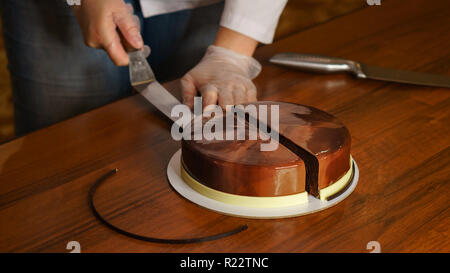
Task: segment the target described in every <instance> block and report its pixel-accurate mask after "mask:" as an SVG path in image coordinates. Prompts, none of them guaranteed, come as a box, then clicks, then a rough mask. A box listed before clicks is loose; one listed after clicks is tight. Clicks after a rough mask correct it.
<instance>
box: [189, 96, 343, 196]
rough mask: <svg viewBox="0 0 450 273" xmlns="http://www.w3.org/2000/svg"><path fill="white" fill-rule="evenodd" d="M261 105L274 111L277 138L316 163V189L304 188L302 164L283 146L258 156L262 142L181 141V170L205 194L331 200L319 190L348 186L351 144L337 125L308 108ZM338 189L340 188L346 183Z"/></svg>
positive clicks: (296, 105) (260, 153) (305, 180)
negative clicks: (205, 189) (276, 111)
mask: <svg viewBox="0 0 450 273" xmlns="http://www.w3.org/2000/svg"><path fill="white" fill-rule="evenodd" d="M262 104H265V105H268V107H269V109H270V107H271V105H275V104H276V105H279V132H280V133H281V134H282V135H283V136H284V137H286V138H288V139H289V140H291V141H293V142H294V143H295V144H297V145H299V146H300V147H302V148H303V149H304V150H306V151H307V152H309V153H311V154H312V155H314V156H315V158H317V161H318V163H319V168H318V175H317V178H316V185H308V182H307V181H308V179H307V177H306V171H305V162H304V161H303V160H302V158H300V157H299V156H297V155H296V154H294V153H293V152H291V151H290V150H289V149H287V148H286V147H285V146H283V145H279V146H278V149H276V150H274V151H264V152H263V151H260V147H261V143H263V142H264V141H262V140H260V139H257V140H248V138H246V140H223V141H217V140H214V141H207V140H183V141H182V166H183V168H184V169H185V171H186V172H187V173H188V174H189V175H190V176H191V177H192V178H193V179H195V180H196V181H197V182H199V183H201V184H202V185H204V186H206V187H208V188H211V189H214V190H217V191H219V192H223V193H229V194H233V195H240V196H250V197H278V196H287V195H293V194H298V193H304V192H305V191H308V192H309V193H311V194H313V195H315V196H316V197H319V194H318V193H319V192H320V193H321V195H325V194H327V196H326V197H328V196H329V195H330V194H329V193H325V191H323V190H324V189H326V188H329V189H330V188H331V187H330V186H332V185H333V184H334V183H336V182H337V181H340V180H342V179H341V178H343V177H344V176H345V177H346V180H349V179H348V177H349V174H350V173H351V158H350V142H351V140H350V134H349V131H348V130H347V128H346V127H345V126H344V124H343V123H342V122H340V121H339V120H338V119H336V118H335V117H334V116H332V115H330V114H328V113H326V112H323V111H321V110H319V109H316V108H313V107H310V106H305V105H299V104H292V103H285V102H268V101H266V102H264V101H262V102H257V103H255V105H256V106H257V107H258V105H262ZM269 113H270V110H269ZM269 120H270V117H269ZM204 122H205V121H204ZM268 124H269V125H270V122H269V121H268ZM307 164H308V163H307ZM339 183H340V186H339V187H340V188H342V187H344V186H345V184H346V183H347V181H344V182H342V181H341V182H339ZM335 188H336V187H335ZM335 193H336V190H334V192H333V194H335ZM321 197H322V199H323V197H324V196H321Z"/></svg>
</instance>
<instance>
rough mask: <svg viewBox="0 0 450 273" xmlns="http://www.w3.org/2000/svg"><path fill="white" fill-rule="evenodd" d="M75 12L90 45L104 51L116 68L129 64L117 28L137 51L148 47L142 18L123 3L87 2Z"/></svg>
mask: <svg viewBox="0 0 450 273" xmlns="http://www.w3.org/2000/svg"><path fill="white" fill-rule="evenodd" d="M73 11H74V13H75V16H76V17H77V19H78V22H79V24H80V26H81V30H82V32H83V37H84V41H85V43H86V45H87V46H90V47H93V48H101V49H104V50H105V51H106V52H107V53H108V55H109V57H110V58H111V60H112V61H113V62H114V63H115V64H116V65H120V66H125V65H128V62H129V59H128V54H127V52H126V50H125V49H124V46H123V42H124V41H122V40H121V36H120V34H119V32H118V31H117V28H118V29H119V30H120V33H121V34H122V35H123V37H124V39H126V41H128V43H129V45H131V46H132V47H134V48H137V49H140V48H142V47H143V46H144V42H143V40H142V36H141V34H140V21H139V18H138V17H137V16H135V15H134V14H133V7H132V6H131V5H130V4H126V3H125V2H124V1H123V0H83V1H82V4H81V6H80V7H78V6H74V7H73Z"/></svg>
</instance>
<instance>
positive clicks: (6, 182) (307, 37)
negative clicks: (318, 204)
mask: <svg viewBox="0 0 450 273" xmlns="http://www.w3.org/2000/svg"><path fill="white" fill-rule="evenodd" d="M449 48H450V2H449V1H448V0H440V1H426V0H414V1H406V0H405V1H388V0H386V1H382V5H381V6H378V7H377V6H367V7H366V8H364V9H362V10H359V11H356V12H354V13H351V14H348V15H345V16H342V17H340V18H337V19H335V20H332V21H330V22H328V23H325V24H322V25H319V26H316V27H313V28H311V29H307V30H304V31H302V32H300V33H298V34H296V35H293V36H291V37H289V38H287V39H284V40H281V41H279V42H277V43H275V44H273V45H270V46H265V47H262V48H260V49H259V50H258V52H257V54H256V56H257V58H258V59H259V60H260V61H261V62H262V64H263V66H264V69H263V72H262V74H261V75H260V76H259V77H258V78H257V79H256V84H257V87H258V89H259V94H260V98H261V99H266V100H282V101H289V102H295V103H302V104H307V105H311V106H314V107H317V108H320V109H323V110H325V111H328V112H330V113H332V114H334V115H336V116H337V117H338V118H339V119H341V120H342V121H343V122H344V123H345V124H346V125H347V126H348V128H349V130H350V132H351V134H352V141H353V146H352V154H353V156H354V158H355V160H356V161H357V163H358V165H359V168H360V172H361V176H360V181H359V184H358V186H357V188H356V190H355V191H354V192H353V194H352V195H350V196H349V197H348V198H347V199H346V200H345V201H344V202H342V203H340V204H338V205H337V206H335V207H333V208H330V209H328V210H325V211H322V212H319V213H315V214H313V215H308V216H303V217H297V218H291V219H281V220H247V219H241V218H235V217H229V216H224V215H220V214H217V213H214V212H211V211H208V210H206V209H203V208H200V207H198V206H197V205H194V204H192V203H191V202H189V201H187V200H185V199H183V198H182V197H180V196H179V195H178V194H177V193H175V192H174V191H173V190H172V189H171V188H170V186H169V184H168V181H167V178H166V167H167V164H168V162H169V159H170V158H171V156H172V155H173V154H174V153H175V152H176V151H177V150H178V149H179V148H180V143H179V142H175V141H173V140H172V139H171V137H170V131H169V130H170V125H169V124H168V123H167V122H166V121H164V120H163V119H162V118H161V114H158V113H157V112H156V110H155V108H154V107H153V106H151V105H150V104H149V103H147V102H146V101H145V100H144V99H143V98H141V97H140V96H133V97H130V98H126V99H123V100H120V101H118V102H115V103H112V104H110V105H107V106H105V107H102V108H100V109H97V110H95V111H92V112H89V113H86V114H83V115H80V116H77V117H75V118H73V119H70V120H68V121H65V122H62V123H59V124H56V125H54V126H51V127H49V128H46V129H43V130H40V131H38V132H35V133H32V134H30V135H28V136H25V137H22V138H18V139H16V140H13V141H10V142H8V143H5V144H3V145H1V146H0V251H2V252H68V250H66V244H67V243H68V242H69V241H78V242H80V244H81V251H82V252H178V251H183V252H184V251H196V252H230V251H231V252H241V251H242V252H249V251H250V252H260V251H264V252H342V251H344V252H346V251H349V252H368V250H366V245H367V243H368V242H369V241H378V242H379V243H380V244H381V251H382V252H417V251H437V252H448V251H450V240H449V226H450V217H449V216H450V210H449V204H450V202H449V201H450V197H449V196H450V183H449V177H450V167H449V164H450V148H449V144H450V140H449V135H450V130H449V129H450V128H449V124H450V119H449V114H450V90H448V89H443V88H428V87H415V86H408V85H402V84H392V83H385V82H378V81H371V80H358V79H355V78H353V77H351V76H348V75H315V74H308V73H302V72H298V71H293V70H289V69H286V68H282V67H277V66H275V65H271V64H270V63H268V61H267V60H268V58H269V57H270V56H272V55H273V54H275V53H277V52H285V51H296V52H302V53H316V54H322V55H330V56H336V57H343V58H349V59H354V60H358V61H361V62H365V63H367V64H373V65H379V66H385V67H391V68H398V69H407V70H414V71H423V72H432V73H440V74H447V75H450V54H449V53H450V52H449ZM112 168H119V169H120V171H119V172H118V173H117V174H116V175H115V176H114V177H113V178H111V181H109V183H108V184H107V185H104V186H102V188H100V190H99V192H98V196H97V199H96V203H97V204H98V206H99V209H100V211H101V212H102V214H104V215H105V217H107V218H108V219H109V220H111V221H112V222H113V223H114V224H116V225H119V226H120V227H122V228H125V229H128V230H130V231H133V232H136V233H140V234H143V235H148V236H152V235H153V236H159V237H176V238H179V237H195V236H203V235H209V234H215V233H218V232H222V231H227V230H230V229H232V228H235V227H236V226H238V225H241V224H248V226H249V229H248V230H247V231H244V232H242V233H240V234H238V235H235V236H232V237H228V238H225V239H222V240H218V241H212V242H206V243H199V244H189V245H164V244H155V243H146V242H141V241H136V240H133V239H129V238H126V237H124V236H122V235H119V234H116V233H114V232H113V231H111V230H109V229H107V228H106V227H104V226H103V225H101V224H100V223H99V222H98V221H97V220H96V219H95V218H94V216H93V215H92V213H91V211H90V209H89V207H88V202H87V195H88V190H89V188H90V187H91V186H92V185H93V183H94V182H95V180H96V179H98V178H99V177H100V176H101V175H103V174H104V173H105V172H107V171H108V170H110V169H112Z"/></svg>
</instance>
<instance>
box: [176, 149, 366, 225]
mask: <svg viewBox="0 0 450 273" xmlns="http://www.w3.org/2000/svg"><path fill="white" fill-rule="evenodd" d="M353 165H354V174H353V179H352V181H351V182H350V183H351V184H350V185H349V186H348V187H347V189H346V190H345V191H344V192H343V193H342V194H340V195H339V196H337V197H336V198H334V199H332V200H330V201H321V200H320V199H317V198H315V197H313V196H311V195H308V202H305V203H304V204H298V205H293V206H287V207H277V208H254V207H243V206H236V205H231V204H226V203H222V202H219V201H216V200H214V199H211V198H209V197H206V196H204V195H201V194H200V193H198V192H197V191H195V190H193V189H192V188H191V187H189V186H188V185H187V184H186V183H185V182H184V180H183V178H181V149H180V150H178V151H177V152H176V153H175V154H174V155H173V156H172V158H171V159H170V161H169V165H168V167H167V177H168V179H169V183H170V185H172V187H173V188H174V189H175V190H176V191H177V192H178V193H179V194H181V196H183V197H184V198H186V199H188V200H190V201H192V202H193V203H195V204H197V205H199V206H202V207H204V208H207V209H209V210H212V211H215V212H219V213H222V214H226V215H231V216H237V217H244V218H257V219H268V218H287V217H295V216H301V215H305V214H310V213H314V212H317V211H321V210H324V209H327V208H329V207H332V206H334V205H336V204H337V203H339V202H341V201H342V200H344V199H345V198H347V196H349V195H350V194H351V193H352V192H353V190H354V189H355V187H356V185H357V184H358V179H359V170H358V166H357V165H356V162H355V161H354V160H353Z"/></svg>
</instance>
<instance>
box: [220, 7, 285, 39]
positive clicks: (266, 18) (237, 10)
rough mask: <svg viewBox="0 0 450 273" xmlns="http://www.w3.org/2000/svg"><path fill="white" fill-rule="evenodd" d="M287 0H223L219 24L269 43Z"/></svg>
mask: <svg viewBox="0 0 450 273" xmlns="http://www.w3.org/2000/svg"><path fill="white" fill-rule="evenodd" d="M286 3H287V0H225V9H224V11H223V14H222V19H221V22H220V25H221V26H223V27H226V28H229V29H231V30H234V31H237V32H239V33H242V34H244V35H246V36H249V37H251V38H253V39H255V40H257V41H259V42H261V43H264V44H270V43H272V41H273V37H274V34H275V30H276V27H277V24H278V19H279V18H280V15H281V12H282V11H283V9H284V7H285V6H286Z"/></svg>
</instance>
